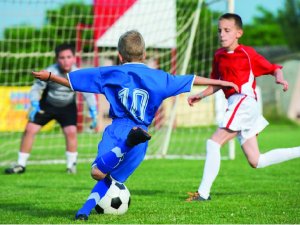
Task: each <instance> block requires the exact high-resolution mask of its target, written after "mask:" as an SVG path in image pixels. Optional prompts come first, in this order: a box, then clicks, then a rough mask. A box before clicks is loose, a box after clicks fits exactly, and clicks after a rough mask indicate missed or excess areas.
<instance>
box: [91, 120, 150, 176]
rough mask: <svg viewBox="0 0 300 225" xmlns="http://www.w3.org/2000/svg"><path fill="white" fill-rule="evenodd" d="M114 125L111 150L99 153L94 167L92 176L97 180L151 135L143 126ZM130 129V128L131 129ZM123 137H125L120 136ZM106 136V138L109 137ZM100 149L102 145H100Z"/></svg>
mask: <svg viewBox="0 0 300 225" xmlns="http://www.w3.org/2000/svg"><path fill="white" fill-rule="evenodd" d="M130 128H131V126H122V125H115V124H114V125H113V126H112V127H110V128H109V129H114V132H113V133H112V132H109V133H110V135H113V136H114V137H112V138H113V139H114V140H115V141H113V142H112V143H115V144H114V145H112V146H111V148H110V150H109V151H107V152H105V153H101V154H99V156H98V157H97V159H96V160H95V163H94V166H93V167H92V177H93V178H94V179H95V180H101V179H103V178H104V177H105V176H106V174H108V173H110V172H111V171H112V170H113V169H115V168H116V167H117V166H118V165H119V164H120V163H121V162H122V160H123V158H124V156H125V154H127V153H128V152H129V151H131V150H132V149H133V147H134V146H137V145H139V144H141V143H144V142H146V141H148V140H150V138H151V136H150V135H149V134H148V132H147V131H146V130H144V129H143V128H141V127H133V128H131V129H130ZM129 129H130V130H129ZM128 130H129V131H128ZM120 137H123V138H120ZM109 138H110V137H108V138H104V139H105V140H107V139H109ZM98 148H99V149H100V147H98Z"/></svg>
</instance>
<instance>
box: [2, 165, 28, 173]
mask: <svg viewBox="0 0 300 225" xmlns="http://www.w3.org/2000/svg"><path fill="white" fill-rule="evenodd" d="M25 170H26V169H25V167H24V166H21V165H15V166H13V167H10V168H7V169H5V170H4V173H6V174H19V173H24V172H25Z"/></svg>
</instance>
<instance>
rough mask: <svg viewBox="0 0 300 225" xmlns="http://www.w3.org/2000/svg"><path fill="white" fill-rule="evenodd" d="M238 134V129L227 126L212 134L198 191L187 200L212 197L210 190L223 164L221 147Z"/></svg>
mask: <svg viewBox="0 0 300 225" xmlns="http://www.w3.org/2000/svg"><path fill="white" fill-rule="evenodd" d="M236 135H237V132H236V131H231V130H228V129H225V128H218V130H217V131H216V132H215V133H214V134H213V135H212V137H211V139H208V140H207V142H206V159H205V164H204V170H203V175H202V180H201V183H200V185H199V188H198V192H196V193H193V194H191V195H190V197H189V198H188V199H186V200H187V201H203V200H209V199H210V190H211V187H212V184H213V182H214V181H215V179H216V177H217V175H218V173H219V169H220V164H221V153H220V148H221V146H222V145H223V144H225V143H226V142H227V141H229V140H231V139H232V138H234V137H235V136H236Z"/></svg>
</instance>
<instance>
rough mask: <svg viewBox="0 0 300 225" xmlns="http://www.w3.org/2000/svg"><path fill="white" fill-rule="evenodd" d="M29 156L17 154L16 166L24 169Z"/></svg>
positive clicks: (27, 154) (22, 153) (23, 153)
mask: <svg viewBox="0 0 300 225" xmlns="http://www.w3.org/2000/svg"><path fill="white" fill-rule="evenodd" d="M29 156H30V154H29V153H25V152H19V157H18V165H21V166H24V167H26V164H27V160H28V158H29Z"/></svg>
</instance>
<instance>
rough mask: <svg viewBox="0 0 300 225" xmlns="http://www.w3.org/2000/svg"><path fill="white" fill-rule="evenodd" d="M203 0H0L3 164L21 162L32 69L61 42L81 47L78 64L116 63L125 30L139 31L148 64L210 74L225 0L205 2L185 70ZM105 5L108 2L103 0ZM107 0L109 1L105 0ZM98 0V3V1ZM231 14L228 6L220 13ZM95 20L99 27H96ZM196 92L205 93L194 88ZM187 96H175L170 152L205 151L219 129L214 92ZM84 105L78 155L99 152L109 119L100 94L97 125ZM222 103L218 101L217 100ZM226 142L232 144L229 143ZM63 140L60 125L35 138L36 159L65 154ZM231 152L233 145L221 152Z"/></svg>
mask: <svg viewBox="0 0 300 225" xmlns="http://www.w3.org/2000/svg"><path fill="white" fill-rule="evenodd" d="M198 2H200V3H201V2H202V1H197V0H165V1H161V0H111V1H101V0H94V1H91V0H90V1H88V0H85V1H63V0H51V1H50V0H49V1H47V0H14V1H5V0H0V7H1V9H2V10H1V14H0V38H1V39H0V68H1V72H0V94H1V96H2V100H1V103H0V120H1V122H0V158H1V164H7V163H10V162H12V161H15V160H16V157H17V152H18V151H19V148H20V141H21V135H22V132H23V129H24V127H25V125H26V122H27V120H26V116H27V110H28V108H29V106H30V102H29V98H28V91H29V88H30V86H31V85H32V83H33V78H32V76H31V71H32V70H39V69H44V68H46V67H48V66H49V65H50V64H52V63H54V48H55V46H56V45H58V44H61V43H62V42H69V43H73V44H74V45H75V46H76V50H77V52H76V54H77V63H78V65H79V66H80V67H90V66H98V65H99V66H102V65H111V64H117V63H118V61H117V51H116V45H117V40H118V38H119V34H121V33H124V32H125V31H127V30H129V29H138V30H139V31H140V32H141V33H142V34H143V36H144V38H145V41H146V46H147V64H148V65H149V66H151V67H157V68H161V69H164V70H166V71H170V72H172V73H176V74H179V73H181V72H184V73H196V74H199V75H201V76H208V74H209V72H210V67H211V60H212V56H213V52H214V50H215V49H216V48H217V35H216V24H217V18H218V17H219V15H220V12H216V11H213V10H212V8H214V7H212V6H214V5H215V4H220V3H222V4H224V2H226V1H225V0H220V1H209V0H208V1H203V4H201V7H200V8H199V10H200V11H199V12H200V14H199V19H198V20H197V21H196V22H197V26H196V29H195V31H196V32H195V38H194V40H193V41H192V42H191V41H190V43H191V44H192V45H191V46H190V47H191V53H190V60H188V62H187V67H186V71H185V70H184V68H183V67H184V65H185V60H186V57H187V55H186V51H187V49H188V48H189V47H188V44H189V40H190V39H191V35H193V34H192V24H193V22H195V16H197V10H196V9H197V4H198ZM104 3H106V4H104ZM103 4H104V5H103ZM95 6H97V7H95ZM224 12H226V8H225V4H224V9H222V11H221V13H224ZM95 25H96V26H97V27H95ZM194 91H199V88H198V89H197V88H195V90H194ZM186 97H187V95H181V96H179V97H178V98H177V100H176V101H177V107H176V113H175V114H174V115H175V116H174V123H172V124H171V127H172V133H171V136H170V142H168V149H167V153H166V154H167V155H168V156H169V157H175V156H176V157H177V156H178V155H179V156H181V157H202V156H204V155H205V148H204V144H205V139H206V138H208V137H209V136H210V135H211V134H212V132H213V131H214V130H215V123H216V114H215V109H216V107H215V97H210V98H207V99H205V100H204V101H203V102H201V103H200V104H198V105H196V106H195V107H193V108H190V107H189V106H188V104H187V102H186ZM81 101H82V100H81V98H79V101H78V104H83V106H84V107H83V110H82V111H81V110H79V114H81V115H82V116H83V117H82V122H80V124H79V126H80V129H81V130H82V131H81V132H80V133H79V134H78V144H79V146H78V151H79V158H80V159H88V158H93V157H94V156H95V154H96V149H97V143H98V141H99V140H100V138H101V134H102V130H103V129H104V128H105V126H106V125H107V124H109V123H110V119H109V118H108V117H107V116H108V107H109V106H108V103H107V102H106V101H105V99H104V97H103V96H101V95H99V96H98V101H99V110H100V113H99V127H98V130H97V131H96V132H95V131H92V130H90V129H89V124H90V118H89V113H88V111H87V110H86V103H84V102H81ZM174 101H175V99H168V100H167V101H165V102H164V104H163V105H162V107H161V109H160V110H159V112H158V113H157V116H156V118H155V120H154V121H153V124H152V125H151V127H150V132H151V134H152V135H153V138H152V140H151V141H150V143H149V150H148V156H153V157H158V156H161V154H162V151H163V146H164V143H166V140H167V139H166V134H167V130H168V125H170V123H169V120H170V115H171V114H172V109H173V105H174ZM219 105H220V104H218V106H219ZM226 148H227V147H226ZM64 149H65V140H64V137H63V134H62V132H61V129H60V127H59V126H58V124H57V123H54V122H52V123H50V124H49V125H48V126H47V127H45V129H44V131H42V132H40V133H39V134H38V135H37V137H36V140H35V143H34V146H33V151H32V156H31V158H30V159H31V160H49V159H64V158H65V156H64ZM223 152H225V153H224V156H228V151H227V150H226V151H223Z"/></svg>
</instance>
